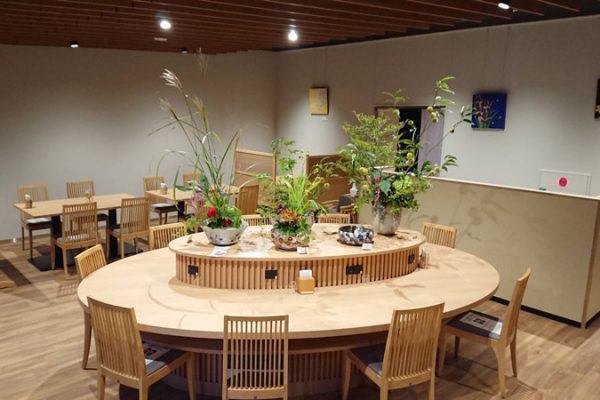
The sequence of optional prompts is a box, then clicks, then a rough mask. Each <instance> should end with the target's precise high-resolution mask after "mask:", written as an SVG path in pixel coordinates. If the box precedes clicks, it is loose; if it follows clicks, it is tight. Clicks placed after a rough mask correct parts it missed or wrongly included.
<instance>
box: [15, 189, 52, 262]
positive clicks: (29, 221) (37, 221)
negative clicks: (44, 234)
mask: <svg viewBox="0 0 600 400" xmlns="http://www.w3.org/2000/svg"><path fill="white" fill-rule="evenodd" d="M26 195H29V197H31V200H33V202H34V203H35V202H36V201H46V200H48V186H46V185H21V186H19V187H18V188H17V198H18V199H19V203H25V196H26ZM20 216H21V247H22V248H23V250H25V229H27V232H28V233H29V259H33V231H40V230H44V229H51V228H52V220H51V219H50V218H28V217H27V214H25V213H24V212H21V213H20Z"/></svg>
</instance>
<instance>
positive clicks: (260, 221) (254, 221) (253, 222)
mask: <svg viewBox="0 0 600 400" xmlns="http://www.w3.org/2000/svg"><path fill="white" fill-rule="evenodd" d="M242 219H243V220H244V221H246V222H247V223H248V226H261V225H271V219H270V218H267V217H262V216H260V215H259V214H246V215H242Z"/></svg>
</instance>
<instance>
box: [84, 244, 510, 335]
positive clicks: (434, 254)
mask: <svg viewBox="0 0 600 400" xmlns="http://www.w3.org/2000/svg"><path fill="white" fill-rule="evenodd" d="M427 248H428V251H429V253H430V266H429V268H427V269H418V270H417V271H415V272H413V273H411V274H408V275H405V276H402V277H399V278H394V279H390V280H385V281H378V282H371V283H364V284H356V285H345V286H334V287H323V288H317V289H316V291H315V293H314V294H311V295H301V294H298V293H295V292H292V291H291V290H289V289H277V290H260V291H257V290H229V289H211V288H202V287H195V286H189V285H186V284H182V283H179V282H178V281H177V280H176V279H174V275H175V254H174V253H173V252H172V251H171V250H169V249H168V248H165V249H161V250H155V251H150V252H145V253H141V254H138V255H135V256H132V257H129V258H126V259H123V260H119V261H116V262H114V263H112V264H109V265H107V266H106V267H104V268H102V269H100V270H98V271H96V272H94V273H93V274H92V275H90V276H88V277H87V278H85V279H84V280H83V281H82V282H81V283H80V285H79V288H78V290H77V293H78V297H79V301H80V303H81V305H82V307H84V309H87V298H88V296H89V297H93V298H94V299H97V300H100V301H103V302H106V303H110V304H114V305H118V306H123V307H134V308H135V312H136V316H137V320H138V324H139V326H140V329H141V330H142V331H144V332H150V333H156V334H163V335H173V336H181V337H191V338H206V339H220V338H222V333H223V317H224V316H225V315H247V316H259V315H282V314H288V315H289V318H290V322H289V331H290V339H308V338H321V337H331V336H343V335H358V334H366V333H374V332H381V331H385V330H387V329H388V325H389V322H390V320H391V316H392V312H393V310H395V309H409V308H415V307H420V306H426V305H431V304H435V303H439V302H445V307H444V317H445V318H447V317H451V316H454V315H456V314H458V313H460V312H463V311H466V310H468V309H469V308H472V307H474V306H476V305H478V304H480V303H482V302H484V301H485V300H487V299H489V298H490V297H491V296H492V295H493V294H494V293H495V292H496V290H497V288H498V283H499V275H498V272H497V271H496V270H495V269H494V268H493V267H492V266H491V265H490V264H489V263H487V262H486V261H484V260H482V259H480V258H478V257H475V256H473V255H471V254H468V253H465V252H462V251H459V250H454V249H450V248H446V247H441V246H435V245H431V244H428V245H427Z"/></svg>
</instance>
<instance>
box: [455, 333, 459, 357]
mask: <svg viewBox="0 0 600 400" xmlns="http://www.w3.org/2000/svg"><path fill="white" fill-rule="evenodd" d="M459 349H460V337H459V336H455V337H454V359H455V360H458V350H459Z"/></svg>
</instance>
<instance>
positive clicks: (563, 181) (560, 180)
mask: <svg viewBox="0 0 600 400" xmlns="http://www.w3.org/2000/svg"><path fill="white" fill-rule="evenodd" d="M557 183H558V186H560V187H561V188H564V187H567V185H568V184H569V180H568V179H567V177H566V176H561V177H560V178H558V181H557Z"/></svg>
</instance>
